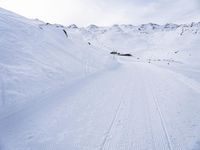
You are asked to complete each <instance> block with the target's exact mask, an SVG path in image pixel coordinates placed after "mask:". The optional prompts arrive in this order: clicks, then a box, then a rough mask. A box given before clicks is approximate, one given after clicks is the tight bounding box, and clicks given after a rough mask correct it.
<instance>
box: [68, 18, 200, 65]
mask: <svg viewBox="0 0 200 150" xmlns="http://www.w3.org/2000/svg"><path fill="white" fill-rule="evenodd" d="M68 32H69V34H70V33H71V34H72V36H74V35H77V34H78V36H79V37H82V38H83V39H85V40H86V41H90V42H91V43H92V44H94V45H95V46H98V47H101V48H104V49H107V50H108V51H112V50H117V51H118V52H122V53H123V52H129V53H132V54H133V55H135V56H136V57H141V58H143V59H172V60H174V61H180V62H182V63H194V64H195V63H199V62H198V56H199V55H200V53H199V50H198V48H199V46H200V44H199V40H200V22H199V23H191V24H182V25H176V24H165V25H157V24H152V23H149V24H143V25H140V26H133V25H113V26H112V27H98V26H95V25H90V26H88V27H86V28H77V27H76V28H68Z"/></svg>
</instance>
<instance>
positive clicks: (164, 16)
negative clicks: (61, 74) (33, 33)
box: [0, 0, 200, 26]
mask: <svg viewBox="0 0 200 150" xmlns="http://www.w3.org/2000/svg"><path fill="white" fill-rule="evenodd" d="M0 6H1V7H4V8H6V9H9V10H12V11H14V12H17V13H19V14H21V15H24V16H26V17H29V18H39V19H41V20H44V21H46V22H52V23H61V24H64V25H67V24H72V23H75V24H77V25H81V26H87V25H89V24H97V25H112V24H141V23H148V22H155V23H159V24H164V23H168V22H174V23H185V22H192V21H195V22H197V21H200V1H199V0H29V1H27V0H17V1H13V0H0Z"/></svg>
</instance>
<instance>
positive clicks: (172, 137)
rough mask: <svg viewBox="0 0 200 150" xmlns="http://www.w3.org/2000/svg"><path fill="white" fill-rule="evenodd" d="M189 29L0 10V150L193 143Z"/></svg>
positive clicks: (115, 149)
mask: <svg viewBox="0 0 200 150" xmlns="http://www.w3.org/2000/svg"><path fill="white" fill-rule="evenodd" d="M199 31H200V25H199V23H192V24H188V25H186V24H185V25H175V24H166V25H156V24H152V23H150V24H146V25H141V26H133V25H114V26H112V27H98V26H95V25H91V26H89V27H86V28H78V27H77V26H76V25H71V26H69V27H64V26H62V25H57V24H53V25H52V24H48V23H44V22H42V21H39V20H30V19H27V18H24V17H22V16H19V15H17V14H14V13H12V12H9V11H7V10H4V9H2V8H0V35H1V36H0V150H199V149H200V134H199V133H200V114H199V110H200V71H199V69H200V61H199V58H200V51H199V47H200V44H199V40H200V34H199V33H200V32H199ZM66 33H67V34H66ZM113 50H116V51H118V52H120V53H131V54H132V55H133V56H132V57H120V56H111V55H110V54H109V53H110V52H111V51H113Z"/></svg>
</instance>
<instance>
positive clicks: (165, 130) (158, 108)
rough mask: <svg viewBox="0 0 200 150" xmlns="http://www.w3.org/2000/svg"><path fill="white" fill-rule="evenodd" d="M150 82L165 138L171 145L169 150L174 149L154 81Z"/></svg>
mask: <svg viewBox="0 0 200 150" xmlns="http://www.w3.org/2000/svg"><path fill="white" fill-rule="evenodd" d="M150 82H151V83H150V86H149V87H151V88H150V92H151V94H152V96H153V101H154V104H155V106H156V109H157V111H158V114H159V117H160V121H161V125H162V128H163V131H164V134H165V138H166V141H167V145H168V147H169V150H173V146H172V142H171V139H170V136H169V133H168V130H167V127H166V123H165V119H164V117H163V114H162V111H161V109H160V105H159V103H158V98H157V97H156V95H155V91H154V88H153V86H152V85H153V84H152V81H150Z"/></svg>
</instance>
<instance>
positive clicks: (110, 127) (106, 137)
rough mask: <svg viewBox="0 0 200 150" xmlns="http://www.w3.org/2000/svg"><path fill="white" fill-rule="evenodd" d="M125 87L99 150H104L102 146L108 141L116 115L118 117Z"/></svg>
mask: <svg viewBox="0 0 200 150" xmlns="http://www.w3.org/2000/svg"><path fill="white" fill-rule="evenodd" d="M127 87H128V86H126V87H125V88H124V91H123V92H122V94H121V97H120V99H121V101H120V102H119V105H118V107H117V110H116V111H115V115H114V117H113V120H112V122H111V124H110V126H109V128H108V130H107V132H106V136H105V137H104V139H103V142H102V143H101V144H100V148H99V150H103V149H104V146H105V144H106V142H107V139H108V137H109V135H110V133H111V131H112V128H113V126H114V123H115V121H116V120H117V117H118V115H119V112H120V109H121V106H122V103H123V97H124V92H125V91H126V89H127Z"/></svg>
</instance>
